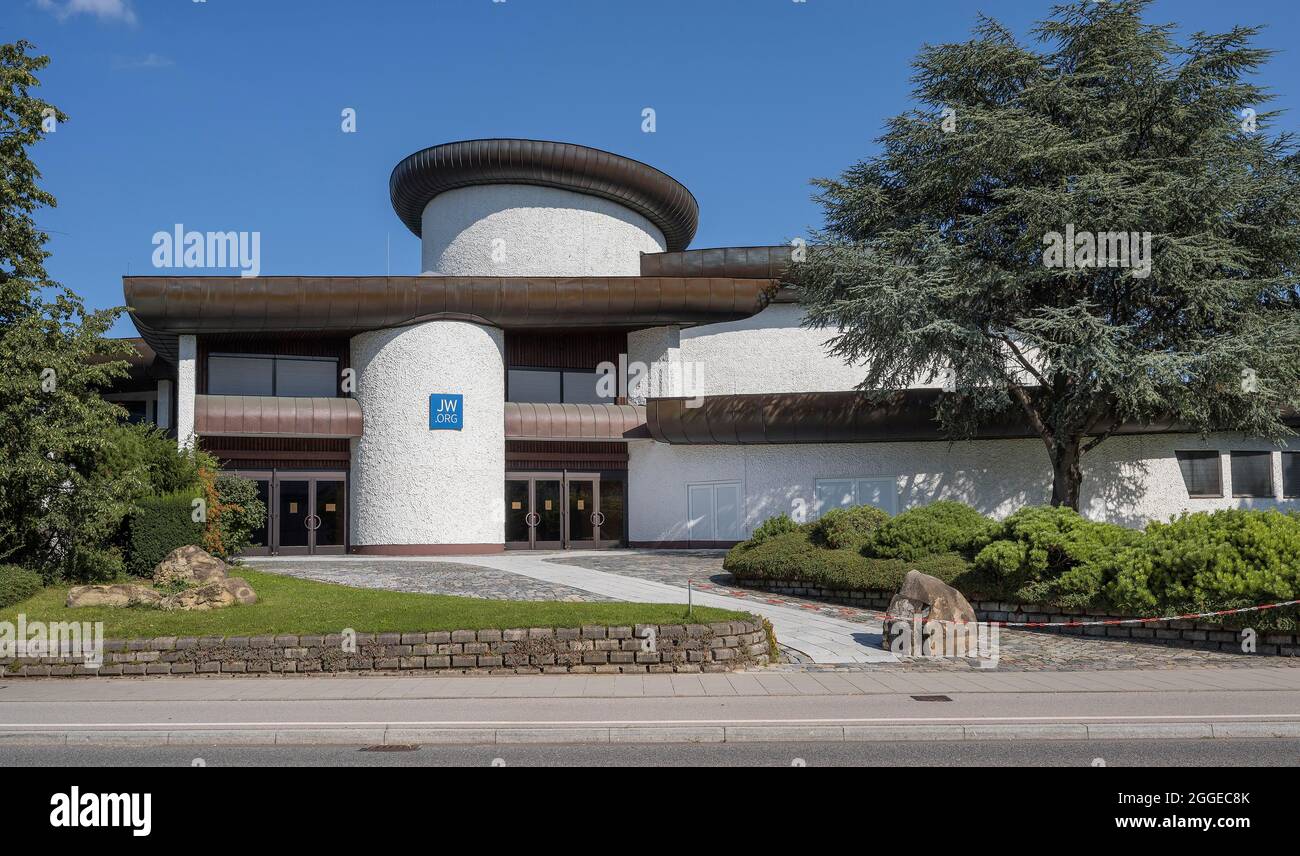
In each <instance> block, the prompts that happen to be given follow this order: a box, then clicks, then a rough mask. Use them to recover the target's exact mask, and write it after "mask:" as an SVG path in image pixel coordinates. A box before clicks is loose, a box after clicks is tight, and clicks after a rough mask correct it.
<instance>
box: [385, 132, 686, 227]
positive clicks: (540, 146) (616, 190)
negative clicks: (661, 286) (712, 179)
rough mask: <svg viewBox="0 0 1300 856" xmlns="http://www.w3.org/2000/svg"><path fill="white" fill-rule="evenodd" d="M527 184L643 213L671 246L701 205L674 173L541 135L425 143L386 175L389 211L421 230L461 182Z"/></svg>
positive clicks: (464, 185)
mask: <svg viewBox="0 0 1300 856" xmlns="http://www.w3.org/2000/svg"><path fill="white" fill-rule="evenodd" d="M484 184H531V185H538V186H542V187H554V188H559V189H562V190H570V191H573V192H575V193H583V194H586V195H588V196H596V197H599V198H601V199H608V200H610V201H612V202H616V203H618V204H619V205H622V206H624V207H625V208H628V209H630V210H632V211H635V212H637V213H638V214H640V215H642V216H643V217H645V218H646V219H647V220H649V221H650V222H651V223H653V224H654V225H655V226H656V227H657V228H658V229H659V231H660V232H662V233H663V236H664V241H665V243H666V244H667V247H668V249H670V250H681V249H685V248H686V247H687V246H689V245H690V243H691V238H693V237H694V236H695V229H696V227H697V226H698V225H699V219H700V209H699V205H698V203H696V201H695V197H694V196H692V195H691V192H690V191H689V190H687V189H686V187H685V186H684V185H682V184H681V183H680V182H679V181H677V180H676V179H674V178H673V177H672V176H670V175H668V174H666V173H664V172H660V171H659V170H657V169H655V168H654V167H652V166H649V165H647V164H644V163H641V162H640V161H637V160H633V159H632V158H625V157H622V156H621V155H616V154H613V153H612V152H607V151H603V150H601V149H593V148H591V147H589V146H580V145H576V144H574V143H555V142H548V141H545V140H516V139H490V140H463V141H461V142H455V143H445V144H443V145H440V146H432V147H430V148H427V149H422V150H420V151H418V152H415V153H414V154H412V155H409V156H407V157H406V158H404V159H403V160H402V161H401V162H400V163H398V164H397V166H396V167H394V168H393V172H392V175H391V176H389V179H388V194H389V197H390V198H391V200H392V203H393V210H394V211H395V212H397V216H398V217H400V218H401V220H402V222H403V223H405V224H406V227H407V228H408V229H410V230H411V231H412V232H414V233H415V234H416V235H419V234H420V230H421V228H422V224H421V221H422V218H423V216H424V209H425V206H427V205H428V204H429V201H430V200H432V199H433V198H434V197H435V196H437V195H438V194H440V193H444V192H446V191H448V190H454V189H456V188H459V187H473V186H475V185H484Z"/></svg>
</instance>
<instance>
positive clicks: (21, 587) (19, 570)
mask: <svg viewBox="0 0 1300 856" xmlns="http://www.w3.org/2000/svg"><path fill="white" fill-rule="evenodd" d="M43 587H44V583H43V581H42V580H41V575H40V574H38V573H36V572H35V571H29V570H27V569H26V568H23V567H20V566H18V565H0V608H4V607H6V606H12V605H13V604H15V603H18V602H19V601H23V600H27V598H29V597H31V596H32V595H34V594H36V593H37V592H38V591H40V590H41V589H42V588H43Z"/></svg>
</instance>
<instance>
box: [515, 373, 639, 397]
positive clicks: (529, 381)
mask: <svg viewBox="0 0 1300 856" xmlns="http://www.w3.org/2000/svg"><path fill="white" fill-rule="evenodd" d="M599 381H600V375H599V374H598V373H597V372H595V371H575V370H572V369H563V370H562V369H526V368H512V369H510V370H509V371H508V372H507V375H506V400H507V401H519V402H535V403H538V404H559V403H560V402H566V403H569V404H613V403H614V401H615V399H613V398H605V397H603V396H601V395H600V390H599V389H598V383H599Z"/></svg>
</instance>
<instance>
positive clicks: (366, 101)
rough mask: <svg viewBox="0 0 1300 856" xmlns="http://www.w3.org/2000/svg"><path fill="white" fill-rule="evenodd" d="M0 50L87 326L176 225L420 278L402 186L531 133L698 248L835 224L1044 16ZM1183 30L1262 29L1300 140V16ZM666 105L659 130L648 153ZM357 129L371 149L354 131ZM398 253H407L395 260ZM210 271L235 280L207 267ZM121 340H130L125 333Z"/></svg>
mask: <svg viewBox="0 0 1300 856" xmlns="http://www.w3.org/2000/svg"><path fill="white" fill-rule="evenodd" d="M0 8H3V16H0V40H2V41H12V40H14V39H16V38H25V39H27V40H29V41H31V42H34V43H35V44H36V45H37V47H38V48H39V49H40V50H41V52H43V53H47V54H49V55H50V56H51V58H52V62H51V65H50V67H49V68H48V69H47V70H46V72H45V74H44V85H43V87H42V88H41V90H40V91H41V94H42V96H43V97H44V98H45V99H46V100H48V101H50V102H52V103H54V104H57V105H58V106H59V107H60V108H61V109H62V110H63V111H64V112H66V113H67V114H68V115H69V117H70V121H69V122H68V123H66V124H64V125H62V126H60V127H59V128H58V130H57V131H56V132H55V133H54V134H51V135H49V136H48V137H47V139H46V141H45V142H44V143H42V144H41V145H40V146H39V147H38V148H37V149H36V158H37V162H38V165H39V166H40V168H41V170H42V171H43V173H44V186H45V187H46V188H47V189H48V190H50V191H51V192H52V193H54V194H55V196H56V197H57V198H58V200H59V207H58V208H56V209H54V210H48V211H44V212H42V213H41V214H40V215H39V217H38V223H39V224H40V225H41V226H42V227H43V228H45V229H46V230H47V231H48V232H49V233H50V236H51V241H50V245H49V248H50V250H51V251H52V252H53V253H54V256H53V258H52V259H51V260H50V263H49V268H50V271H51V273H52V275H53V276H54V277H55V278H56V279H59V280H61V281H62V282H64V283H66V284H67V285H69V286H71V287H72V288H74V289H76V290H77V291H78V292H80V293H81V294H82V295H84V296H85V297H86V299H87V302H88V304H89V305H91V306H95V307H104V306H114V305H117V304H119V303H120V302H121V298H122V292H121V276H122V275H123V274H125V273H127V272H128V270H129V271H130V272H132V273H137V274H142V273H153V272H155V270H154V268H153V267H152V265H151V262H150V257H151V254H152V251H153V246H152V244H151V237H152V235H153V234H154V233H155V232H157V231H159V230H170V229H171V227H172V224H174V223H184V224H185V226H186V227H187V228H192V229H197V230H200V231H209V230H237V231H239V230H248V231H254V230H256V231H260V232H261V233H262V244H261V254H262V268H261V272H262V273H263V274H264V275H277V274H337V275H360V274H383V273H384V272H385V270H386V264H388V260H389V259H391V272H392V273H393V274H415V273H418V272H419V260H420V252H419V240H418V239H417V238H416V237H415V236H414V235H412V234H411V233H409V232H408V231H407V230H406V229H405V227H404V226H403V225H402V224H401V223H400V221H398V220H397V218H396V216H395V215H394V214H393V212H392V209H391V207H390V205H389V202H388V174H389V172H390V171H391V170H392V168H393V165H394V164H396V163H397V161H399V160H400V159H401V158H402V157H404V156H406V155H407V154H410V153H411V152H413V151H416V150H417V149H420V148H424V147H425V146H430V145H434V144H437V143H441V142H448V141H451V140H459V139H469V138H475V137H494V136H519V137H532V138H541V139H554V140H563V141H568V142H576V143H583V144H585V145H591V146H596V147H599V148H603V149H608V150H610V151H614V152H617V153H619V154H624V155H628V156H630V157H634V158H637V159H640V160H643V161H645V162H647V163H649V164H651V165H653V166H656V167H658V168H660V169H662V170H664V171H665V172H667V173H669V174H670V175H672V176H673V177H675V178H677V179H678V180H680V181H682V182H683V183H684V184H686V186H687V187H689V188H690V189H691V191H692V192H693V193H694V194H695V196H696V198H697V199H698V200H699V203H700V229H699V232H698V233H697V235H696V238H695V241H694V243H693V246H696V247H706V246H723V245H748V244H766V243H780V242H784V241H788V240H789V239H790V238H792V237H794V236H796V235H802V234H805V233H806V232H807V230H808V229H809V228H810V227H815V226H817V225H818V224H819V223H820V214H819V209H818V207H817V205H816V204H815V203H814V202H813V201H812V200H811V198H810V188H809V186H808V180H809V178H811V177H814V176H825V175H834V174H837V173H838V172H840V171H841V170H842V169H844V168H845V167H846V166H848V165H850V164H851V163H852V162H853V161H855V160H857V159H860V158H862V157H864V156H867V155H869V154H870V153H872V152H873V151H874V149H875V145H874V142H873V140H874V139H875V137H876V136H878V135H879V133H880V131H881V129H882V126H883V123H884V121H885V120H886V119H887V118H888V117H889V116H892V115H895V114H897V113H899V112H902V111H903V110H906V109H909V108H910V107H912V106H913V105H912V103H911V101H910V87H909V85H908V82H907V81H908V76H909V73H910V69H909V65H908V63H909V61H910V60H911V58H912V57H913V56H914V54H915V53H916V51H917V49H918V48H919V47H920V46H921V45H922V44H924V43H927V42H929V43H937V42H944V41H955V40H960V39H964V38H966V36H967V35H968V34H969V30H970V27H971V25H972V23H973V22H974V19H975V15H976V13H977V12H980V11H982V12H984V13H986V14H989V15H991V16H993V17H995V18H997V19H999V20H1001V21H1002V22H1003V23H1005V24H1007V25H1009V26H1010V27H1012V28H1013V29H1014V30H1016V31H1017V32H1019V33H1021V34H1024V33H1026V31H1027V30H1028V28H1029V26H1030V25H1031V23H1032V22H1033V21H1034V20H1036V19H1038V18H1041V17H1043V16H1044V15H1045V14H1046V13H1047V10H1048V8H1049V3H1047V2H1039V0H981V2H978V3H975V2H956V0H913V2H896V0H880V1H879V2H876V0H870V2H869V0H807V2H803V3H799V2H791V0H506V2H503V3H502V2H492V0H205V2H193V0H0ZM1150 18H1151V19H1152V20H1159V21H1175V22H1177V23H1179V24H1180V25H1181V26H1182V32H1184V33H1186V32H1192V31H1195V30H1210V31H1220V30H1226V29H1228V28H1229V27H1231V26H1233V25H1235V24H1265V25H1268V29H1267V30H1266V31H1265V33H1264V36H1263V38H1262V40H1261V44H1262V45H1264V46H1266V47H1272V48H1276V49H1278V50H1279V51H1280V54H1279V55H1278V56H1277V57H1276V58H1275V59H1274V61H1273V62H1272V63H1271V64H1270V65H1269V66H1268V68H1267V69H1266V71H1265V73H1264V75H1263V76H1262V78H1261V80H1262V82H1264V83H1265V84H1267V85H1270V86H1272V87H1273V88H1274V89H1275V90H1277V94H1278V96H1279V97H1278V100H1277V101H1276V102H1275V105H1274V106H1276V107H1281V108H1283V109H1286V110H1288V111H1289V112H1288V114H1287V115H1286V116H1285V117H1284V119H1283V122H1282V125H1283V126H1284V127H1287V128H1292V129H1295V128H1297V127H1298V126H1297V119H1296V111H1295V108H1296V106H1297V99H1300V63H1298V62H1297V58H1296V52H1295V50H1294V49H1291V50H1288V49H1287V48H1288V46H1289V45H1296V44H1300V18H1298V17H1297V16H1296V15H1295V12H1294V3H1293V0H1288V2H1281V0H1237V2H1233V3H1224V2H1222V0H1163V2H1158V3H1156V4H1155V5H1154V7H1153V8H1152V10H1151V13H1150ZM647 106H648V107H652V108H654V109H655V111H656V114H657V130H656V132H655V133H653V134H646V133H643V132H642V131H641V111H642V109H643V108H644V107H647ZM345 107H351V108H354V109H355V110H356V111H357V133H355V134H345V133H342V132H341V130H340V122H341V117H340V113H341V111H342V110H343V109H344V108H345ZM390 242H391V255H390V256H386V247H387V246H389V245H390ZM213 272H214V273H215V272H217V271H213ZM115 334H117V335H133V334H134V331H133V328H132V327H131V325H130V322H129V321H127V320H125V319H124V320H121V321H119V323H118V325H117V328H116V329H115Z"/></svg>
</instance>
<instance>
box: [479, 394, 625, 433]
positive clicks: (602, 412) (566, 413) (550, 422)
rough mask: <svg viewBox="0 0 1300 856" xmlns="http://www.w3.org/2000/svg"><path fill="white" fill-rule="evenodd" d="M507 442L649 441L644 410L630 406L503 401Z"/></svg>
mask: <svg viewBox="0 0 1300 856" xmlns="http://www.w3.org/2000/svg"><path fill="white" fill-rule="evenodd" d="M505 423H506V424H505V436H506V439H507V440H631V439H641V438H647V439H648V438H649V437H650V432H649V431H648V430H647V429H646V424H645V423H646V417H645V408H644V407H638V406H635V405H631V404H535V403H526V402H514V401H508V402H506V407H505Z"/></svg>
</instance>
